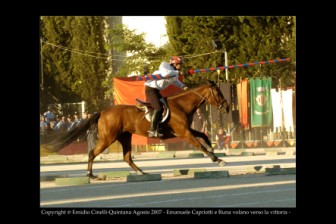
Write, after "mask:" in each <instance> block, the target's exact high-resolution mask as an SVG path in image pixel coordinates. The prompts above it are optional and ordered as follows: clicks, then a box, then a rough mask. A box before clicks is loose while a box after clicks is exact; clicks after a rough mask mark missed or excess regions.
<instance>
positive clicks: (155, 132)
mask: <svg viewBox="0 0 336 224" xmlns="http://www.w3.org/2000/svg"><path fill="white" fill-rule="evenodd" d="M161 118H162V110H154V112H153V117H152V122H151V126H150V129H149V131H148V137H150V138H152V137H154V138H162V137H163V134H162V133H160V132H159V129H158V124H159V121H160V120H161Z"/></svg>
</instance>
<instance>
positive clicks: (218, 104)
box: [190, 87, 222, 109]
mask: <svg viewBox="0 0 336 224" xmlns="http://www.w3.org/2000/svg"><path fill="white" fill-rule="evenodd" d="M213 88H214V87H210V88H209V89H210V93H211V96H212V98H213V99H214V101H215V102H216V104H217V107H218V108H219V109H220V108H221V107H222V104H220V103H219V102H218V101H217V99H216V97H215V95H214V93H213ZM190 91H191V92H193V93H195V94H196V95H198V96H199V97H201V98H202V100H205V102H206V101H207V98H205V97H204V96H202V95H201V94H199V93H198V92H195V91H194V90H190ZM201 102H202V101H201ZM201 102H200V103H199V104H198V105H197V107H198V106H199V105H200V104H201Z"/></svg>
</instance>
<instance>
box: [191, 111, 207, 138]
mask: <svg viewBox="0 0 336 224" xmlns="http://www.w3.org/2000/svg"><path fill="white" fill-rule="evenodd" d="M206 124H207V121H206V118H205V116H204V115H203V113H202V111H201V109H200V108H197V110H196V113H195V114H194V117H193V122H192V124H191V128H192V129H194V130H196V131H199V132H203V133H205V131H206Z"/></svg>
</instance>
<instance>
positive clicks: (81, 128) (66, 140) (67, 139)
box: [47, 113, 100, 152]
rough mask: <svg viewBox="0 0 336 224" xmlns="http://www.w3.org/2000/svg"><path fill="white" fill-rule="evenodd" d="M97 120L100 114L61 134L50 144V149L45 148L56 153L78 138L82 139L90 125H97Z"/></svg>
mask: <svg viewBox="0 0 336 224" xmlns="http://www.w3.org/2000/svg"><path fill="white" fill-rule="evenodd" d="M99 118H100V113H95V114H94V115H92V117H90V118H89V119H88V120H85V121H84V122H82V123H80V124H79V125H78V126H76V127H75V128H74V129H72V130H70V131H67V132H65V133H63V134H61V135H60V136H58V137H57V138H56V139H55V140H54V141H52V142H51V143H50V145H51V147H47V149H48V151H52V152H58V151H60V150H61V149H63V148H64V147H65V146H67V145H69V144H71V143H72V142H74V141H75V140H77V139H78V138H81V137H83V136H84V135H85V134H86V133H87V130H88V129H89V128H90V127H91V126H92V125H96V124H97V123H98V120H99Z"/></svg>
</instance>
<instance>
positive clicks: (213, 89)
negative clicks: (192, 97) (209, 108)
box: [208, 80, 230, 113]
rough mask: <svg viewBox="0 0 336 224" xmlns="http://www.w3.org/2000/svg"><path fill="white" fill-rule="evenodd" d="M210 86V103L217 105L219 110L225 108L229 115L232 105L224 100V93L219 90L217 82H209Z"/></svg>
mask: <svg viewBox="0 0 336 224" xmlns="http://www.w3.org/2000/svg"><path fill="white" fill-rule="evenodd" d="M208 84H209V85H210V88H209V91H210V97H209V99H208V101H209V103H212V104H214V105H216V106H217V107H218V109H221V108H222V107H224V108H225V111H226V113H228V112H229V111H230V105H229V104H228V102H227V101H226V99H225V98H224V95H223V93H222V91H221V90H220V89H219V88H218V86H217V85H216V83H215V82H213V81H211V80H208Z"/></svg>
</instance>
